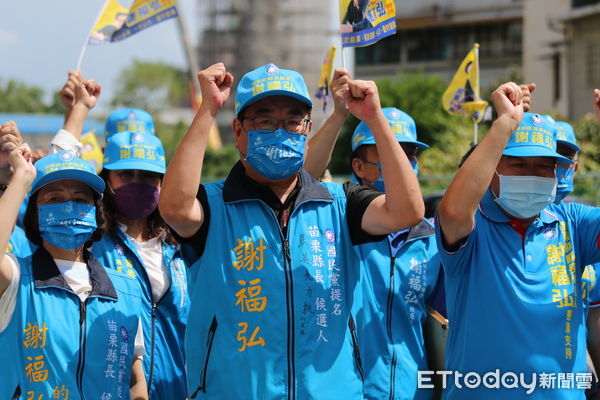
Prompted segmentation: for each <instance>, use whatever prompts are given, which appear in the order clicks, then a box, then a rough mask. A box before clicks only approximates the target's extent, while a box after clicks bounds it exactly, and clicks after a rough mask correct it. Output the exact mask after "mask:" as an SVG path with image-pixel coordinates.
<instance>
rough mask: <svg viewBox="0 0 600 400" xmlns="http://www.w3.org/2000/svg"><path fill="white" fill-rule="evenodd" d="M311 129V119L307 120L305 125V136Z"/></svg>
mask: <svg viewBox="0 0 600 400" xmlns="http://www.w3.org/2000/svg"><path fill="white" fill-rule="evenodd" d="M311 130H312V121H308V125H306V132H304V133H305V134H306V136H308V135H309V133H310V131H311Z"/></svg>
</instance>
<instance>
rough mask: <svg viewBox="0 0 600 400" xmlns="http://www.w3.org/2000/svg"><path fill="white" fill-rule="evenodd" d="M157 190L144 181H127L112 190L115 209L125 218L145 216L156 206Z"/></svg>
mask: <svg viewBox="0 0 600 400" xmlns="http://www.w3.org/2000/svg"><path fill="white" fill-rule="evenodd" d="M159 193H160V192H159V190H158V188H157V187H155V186H150V185H146V184H144V183H128V184H127V185H123V186H121V187H120V188H118V189H117V190H113V193H112V197H113V199H114V201H115V205H116V207H117V211H118V212H119V214H121V215H123V216H124V217H125V218H127V219H141V218H146V217H147V216H148V215H150V214H152V212H153V211H154V210H156V207H157V206H158V198H159Z"/></svg>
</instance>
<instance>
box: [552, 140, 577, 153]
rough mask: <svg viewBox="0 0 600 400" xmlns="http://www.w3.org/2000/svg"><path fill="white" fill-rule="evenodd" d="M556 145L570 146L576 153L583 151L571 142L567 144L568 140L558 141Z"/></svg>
mask: <svg viewBox="0 0 600 400" xmlns="http://www.w3.org/2000/svg"><path fill="white" fill-rule="evenodd" d="M556 143H562V144H564V145H565V146H569V147H570V148H572V149H573V150H575V151H579V150H581V148H580V147H579V146H577V145H576V144H575V143H571V142H567V141H566V140H560V139H559V140H557V141H556Z"/></svg>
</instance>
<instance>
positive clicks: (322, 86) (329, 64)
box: [315, 46, 337, 112]
mask: <svg viewBox="0 0 600 400" xmlns="http://www.w3.org/2000/svg"><path fill="white" fill-rule="evenodd" d="M336 52H337V48H336V47H335V46H331V47H330V48H329V50H327V54H326V55H325V59H324V60H323V65H322V66H321V76H320V77H319V83H318V85H317V93H315V97H316V98H317V99H323V112H325V111H326V110H327V103H328V100H329V84H330V83H331V78H332V76H333V61H334V60H335V54H336Z"/></svg>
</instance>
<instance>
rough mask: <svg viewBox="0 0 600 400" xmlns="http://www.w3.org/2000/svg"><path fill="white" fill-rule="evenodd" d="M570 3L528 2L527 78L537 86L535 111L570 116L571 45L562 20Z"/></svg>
mask: <svg viewBox="0 0 600 400" xmlns="http://www.w3.org/2000/svg"><path fill="white" fill-rule="evenodd" d="M569 7H570V1H569V0H527V1H525V3H524V11H523V49H524V51H523V78H524V80H525V82H535V83H537V85H538V86H537V89H536V91H535V94H534V98H533V108H534V110H535V111H538V112H542V113H546V112H558V113H559V114H561V115H567V114H568V107H567V105H568V90H567V85H568V82H567V76H568V73H567V67H568V65H567V43H566V42H565V38H564V28H563V24H562V23H561V18H562V17H563V16H564V14H565V13H566V12H567V11H568V10H569Z"/></svg>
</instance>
